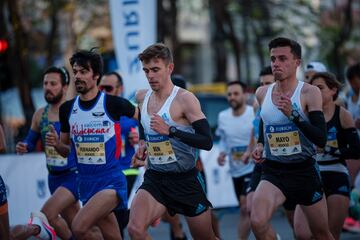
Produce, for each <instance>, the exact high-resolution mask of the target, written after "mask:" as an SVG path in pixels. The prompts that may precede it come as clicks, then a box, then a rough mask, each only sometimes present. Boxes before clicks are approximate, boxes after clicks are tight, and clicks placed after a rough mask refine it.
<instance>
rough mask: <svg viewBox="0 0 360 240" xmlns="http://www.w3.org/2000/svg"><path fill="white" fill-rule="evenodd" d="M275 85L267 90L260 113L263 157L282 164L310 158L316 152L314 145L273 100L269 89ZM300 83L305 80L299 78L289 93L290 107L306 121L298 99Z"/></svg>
mask: <svg viewBox="0 0 360 240" xmlns="http://www.w3.org/2000/svg"><path fill="white" fill-rule="evenodd" d="M275 84H276V83H273V84H271V85H270V86H269V88H268V89H267V92H266V95H265V98H264V101H263V103H262V105H261V112H260V116H261V118H262V120H263V122H264V141H265V146H264V150H265V155H266V156H265V157H266V159H268V160H273V161H278V162H282V163H295V162H302V161H306V160H309V158H312V157H313V156H314V155H315V147H314V145H313V144H312V143H311V142H310V141H309V140H308V139H307V138H306V137H305V136H304V134H303V133H302V132H301V131H300V130H299V129H298V127H297V126H296V125H295V124H294V123H293V122H291V121H290V120H289V119H288V117H287V116H285V115H284V114H283V113H282V112H281V111H280V110H279V109H278V108H277V106H276V105H275V104H274V103H273V100H272V92H273V88H274V86H275ZM303 85H304V82H301V81H298V85H297V86H296V89H295V91H294V93H293V95H292V96H291V102H292V106H293V108H294V109H297V111H298V112H299V114H300V116H301V119H303V120H304V121H309V120H308V118H307V116H306V115H305V113H304V111H303V109H302V106H301V101H300V96H301V89H302V87H303Z"/></svg>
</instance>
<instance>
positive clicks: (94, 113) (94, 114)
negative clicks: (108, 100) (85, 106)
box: [91, 112, 105, 117]
mask: <svg viewBox="0 0 360 240" xmlns="http://www.w3.org/2000/svg"><path fill="white" fill-rule="evenodd" d="M91 114H92V115H93V116H94V117H102V116H104V115H105V113H104V112H93V113H91Z"/></svg>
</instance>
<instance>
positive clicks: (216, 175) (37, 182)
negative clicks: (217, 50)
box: [0, 145, 238, 225]
mask: <svg viewBox="0 0 360 240" xmlns="http://www.w3.org/2000/svg"><path fill="white" fill-rule="evenodd" d="M218 153H219V150H218V147H217V145H214V147H213V149H212V150H211V151H210V152H207V151H201V159H202V161H203V165H204V168H205V174H206V183H207V196H208V199H209V200H210V202H211V203H212V204H213V206H214V208H224V207H235V206H238V202H237V199H236V196H235V193H234V187H233V183H232V178H231V176H230V173H229V166H228V164H226V165H225V166H224V167H219V166H218V164H217V160H216V158H217V156H218ZM45 162H46V161H45V155H44V154H42V153H31V154H25V155H15V154H9V155H0V175H1V176H2V178H3V179H4V182H5V185H6V188H7V191H8V204H9V216H10V224H11V225H14V224H24V223H27V221H28V220H29V216H30V212H32V211H40V209H41V207H42V206H43V204H44V203H45V201H46V200H47V199H48V198H49V197H50V192H49V190H48V179H47V175H48V174H47V169H46V163H45ZM141 172H142V173H143V172H144V171H141ZM141 182H142V174H141V175H140V176H139V179H138V180H137V183H136V184H135V185H134V188H133V189H132V194H131V196H130V198H129V206H130V204H131V200H132V198H133V197H134V194H135V191H136V190H137V188H138V187H139V186H140V184H141Z"/></svg>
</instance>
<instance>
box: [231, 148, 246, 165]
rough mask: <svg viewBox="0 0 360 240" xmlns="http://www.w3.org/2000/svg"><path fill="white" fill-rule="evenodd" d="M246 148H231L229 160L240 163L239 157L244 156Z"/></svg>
mask: <svg viewBox="0 0 360 240" xmlns="http://www.w3.org/2000/svg"><path fill="white" fill-rule="evenodd" d="M246 148H247V147H246V146H237V147H232V148H231V149H230V153H231V159H232V160H233V161H235V162H239V161H241V157H242V155H244V153H245V151H246Z"/></svg>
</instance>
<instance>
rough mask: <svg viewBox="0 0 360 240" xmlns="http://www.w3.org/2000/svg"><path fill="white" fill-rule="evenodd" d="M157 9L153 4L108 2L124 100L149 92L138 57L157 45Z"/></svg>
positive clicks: (127, 0) (131, 0) (146, 0)
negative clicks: (144, 90) (142, 91)
mask: <svg viewBox="0 0 360 240" xmlns="http://www.w3.org/2000/svg"><path fill="white" fill-rule="evenodd" d="M156 5H157V4H156V0H110V13H111V28H112V35H113V43H114V47H115V55H116V59H117V63H118V67H119V72H120V74H121V75H122V77H123V81H124V86H125V97H129V96H131V95H133V94H134V92H135V91H136V90H138V89H143V88H149V85H148V82H147V80H146V77H145V74H144V73H143V71H142V66H141V62H140V61H139V59H138V55H139V53H141V52H142V51H143V50H144V49H145V48H146V47H148V46H149V45H151V44H153V43H155V42H156V21H157V20H156V19H157V14H156Z"/></svg>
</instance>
